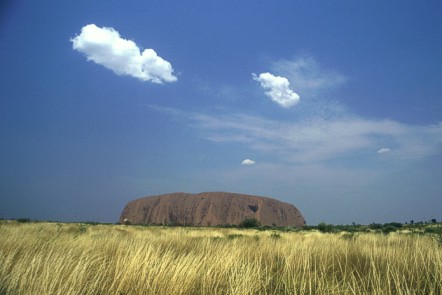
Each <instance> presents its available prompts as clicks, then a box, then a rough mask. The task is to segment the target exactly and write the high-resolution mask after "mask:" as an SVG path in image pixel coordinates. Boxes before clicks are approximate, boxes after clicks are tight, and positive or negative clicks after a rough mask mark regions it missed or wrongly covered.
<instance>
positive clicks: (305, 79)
mask: <svg viewBox="0 0 442 295" xmlns="http://www.w3.org/2000/svg"><path fill="white" fill-rule="evenodd" d="M272 69H273V70H274V71H275V72H278V73H280V74H282V75H284V76H285V77H287V78H288V79H289V80H290V81H296V90H297V92H298V93H300V94H301V95H303V96H308V97H314V96H317V95H318V94H320V93H321V92H323V91H328V90H330V89H333V88H335V87H337V86H340V85H342V84H343V83H345V82H346V81H347V78H346V77H345V76H343V75H342V74H340V73H338V72H335V71H332V70H326V69H323V68H322V67H321V66H320V65H319V63H318V62H317V61H316V60H315V59H314V58H313V57H311V56H308V55H304V56H298V57H296V58H295V59H293V60H280V61H278V62H276V63H274V64H273V66H272Z"/></svg>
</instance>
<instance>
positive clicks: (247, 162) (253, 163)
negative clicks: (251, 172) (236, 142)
mask: <svg viewBox="0 0 442 295" xmlns="http://www.w3.org/2000/svg"><path fill="white" fill-rule="evenodd" d="M255 163H256V162H255V161H253V160H250V159H245V160H244V161H242V162H241V165H247V166H249V165H255Z"/></svg>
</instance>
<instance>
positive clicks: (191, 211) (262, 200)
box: [120, 192, 305, 227]
mask: <svg viewBox="0 0 442 295" xmlns="http://www.w3.org/2000/svg"><path fill="white" fill-rule="evenodd" d="M246 218H256V219H257V220H258V221H259V222H260V223H261V225H267V226H296V227H300V226H303V225H304V224H305V220H304V217H302V215H301V213H300V212H299V210H298V209H297V208H296V207H295V206H293V205H291V204H288V203H283V202H280V201H278V200H275V199H271V198H267V197H259V196H251V195H244V194H236V193H226V192H206V193H200V194H187V193H172V194H165V195H159V196H151V197H145V198H141V199H137V200H134V201H131V202H129V203H128V204H127V205H126V207H125V208H124V210H123V212H122V214H121V217H120V223H131V224H164V225H167V224H181V225H193V226H216V225H238V224H240V223H241V222H242V221H244V220H245V219H246Z"/></svg>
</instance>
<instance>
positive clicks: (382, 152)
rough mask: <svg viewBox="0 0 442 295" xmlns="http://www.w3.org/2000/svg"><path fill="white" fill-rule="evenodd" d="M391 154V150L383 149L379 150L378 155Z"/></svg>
mask: <svg viewBox="0 0 442 295" xmlns="http://www.w3.org/2000/svg"><path fill="white" fill-rule="evenodd" d="M389 152H390V149H389V148H381V149H378V152H377V153H378V154H386V153H389Z"/></svg>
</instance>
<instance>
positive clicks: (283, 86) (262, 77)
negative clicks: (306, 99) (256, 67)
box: [252, 73, 299, 108]
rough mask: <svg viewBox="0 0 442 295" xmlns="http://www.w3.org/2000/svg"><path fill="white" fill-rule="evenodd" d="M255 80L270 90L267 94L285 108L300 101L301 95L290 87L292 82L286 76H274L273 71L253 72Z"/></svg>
mask: <svg viewBox="0 0 442 295" xmlns="http://www.w3.org/2000/svg"><path fill="white" fill-rule="evenodd" d="M252 77H253V80H255V81H258V82H259V83H260V84H261V87H262V88H264V89H266V90H268V91H267V92H266V95H267V96H268V97H270V98H271V99H272V100H273V101H274V102H276V103H277V104H279V105H280V106H282V107H284V108H289V107H291V106H293V105H295V104H297V103H298V102H299V95H298V94H297V93H295V92H293V90H291V89H290V82H289V80H288V79H287V78H285V77H280V76H274V75H272V74H271V73H261V74H259V76H257V75H256V74H252Z"/></svg>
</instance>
